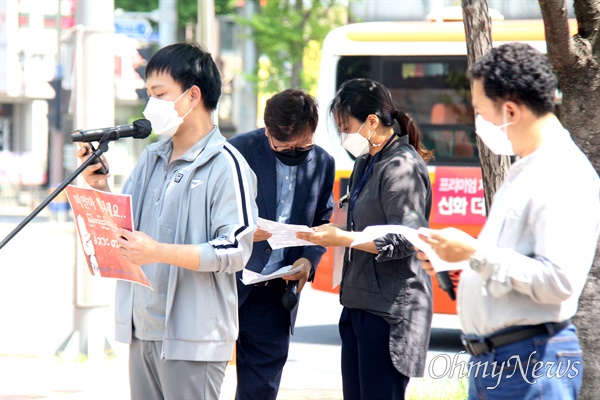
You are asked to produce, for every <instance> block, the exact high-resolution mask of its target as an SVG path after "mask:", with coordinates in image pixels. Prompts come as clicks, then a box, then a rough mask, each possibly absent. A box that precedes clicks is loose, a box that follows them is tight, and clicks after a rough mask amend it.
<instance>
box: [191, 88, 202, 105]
mask: <svg viewBox="0 0 600 400" xmlns="http://www.w3.org/2000/svg"><path fill="white" fill-rule="evenodd" d="M190 95H191V97H192V99H191V100H190V103H191V104H190V105H191V106H192V107H196V106H197V105H198V104H201V103H202V92H201V91H200V88H199V87H198V86H196V85H194V86H192V87H191V88H190Z"/></svg>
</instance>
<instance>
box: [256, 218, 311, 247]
mask: <svg viewBox="0 0 600 400" xmlns="http://www.w3.org/2000/svg"><path fill="white" fill-rule="evenodd" d="M258 226H259V227H260V229H262V230H263V231H267V232H269V233H270V234H271V236H270V237H269V238H268V239H267V240H268V242H269V245H270V246H271V248H272V249H273V250H276V249H281V248H284V247H294V246H314V244H313V243H311V242H308V241H306V240H302V239H298V238H297V237H296V232H312V230H311V229H310V228H309V227H308V226H306V225H290V224H282V223H279V222H275V221H271V220H268V219H264V218H259V219H258Z"/></svg>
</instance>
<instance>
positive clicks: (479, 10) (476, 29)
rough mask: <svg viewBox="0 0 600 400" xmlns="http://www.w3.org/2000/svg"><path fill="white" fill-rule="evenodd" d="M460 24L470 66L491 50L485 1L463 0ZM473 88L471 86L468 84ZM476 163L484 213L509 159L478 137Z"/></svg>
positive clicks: (488, 207)
mask: <svg viewBox="0 0 600 400" xmlns="http://www.w3.org/2000/svg"><path fill="white" fill-rule="evenodd" d="M462 10H463V22H464V25H465V36H466V39H467V40H466V42H467V58H468V61H469V66H470V65H472V64H473V63H475V61H477V59H479V57H481V56H482V55H484V54H486V53H487V52H488V51H489V50H490V49H491V48H492V32H491V21H490V17H489V12H488V3H487V0H462ZM471 89H473V84H471ZM477 148H478V149H479V163H480V164H481V174H482V176H483V190H484V193H485V205H486V210H488V211H489V209H490V208H491V206H492V198H493V197H494V193H496V190H498V188H499V187H500V185H501V184H502V182H503V181H504V178H505V177H506V175H507V174H508V170H509V168H510V157H508V156H497V155H495V154H494V153H492V152H491V151H490V149H489V148H488V147H487V146H486V145H485V144H484V143H483V142H482V141H481V140H480V139H479V136H477Z"/></svg>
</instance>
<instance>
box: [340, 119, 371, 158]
mask: <svg viewBox="0 0 600 400" xmlns="http://www.w3.org/2000/svg"><path fill="white" fill-rule="evenodd" d="M364 125H365V123H364V122H363V124H362V125H361V126H360V128H358V131H356V132H355V133H345V132H343V133H342V137H343V141H342V146H344V148H345V149H346V150H348V152H349V153H350V154H352V155H353V156H354V157H355V158H358V157H360V156H361V155H363V154H364V153H365V152H366V151H365V150H367V149H368V148H369V141H368V140H367V139H366V138H365V137H364V136H363V135H361V134H360V133H359V132H360V130H361V129H362V127H363V126H364Z"/></svg>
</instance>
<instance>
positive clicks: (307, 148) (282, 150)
mask: <svg viewBox="0 0 600 400" xmlns="http://www.w3.org/2000/svg"><path fill="white" fill-rule="evenodd" d="M267 137H268V138H269V142H270V143H271V146H272V147H273V150H275V151H276V152H278V153H289V152H290V151H293V150H298V151H310V150H311V149H312V148H313V147H314V146H315V144H314V143H311V144H305V145H302V146H275V144H274V143H273V139H271V135H267Z"/></svg>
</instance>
